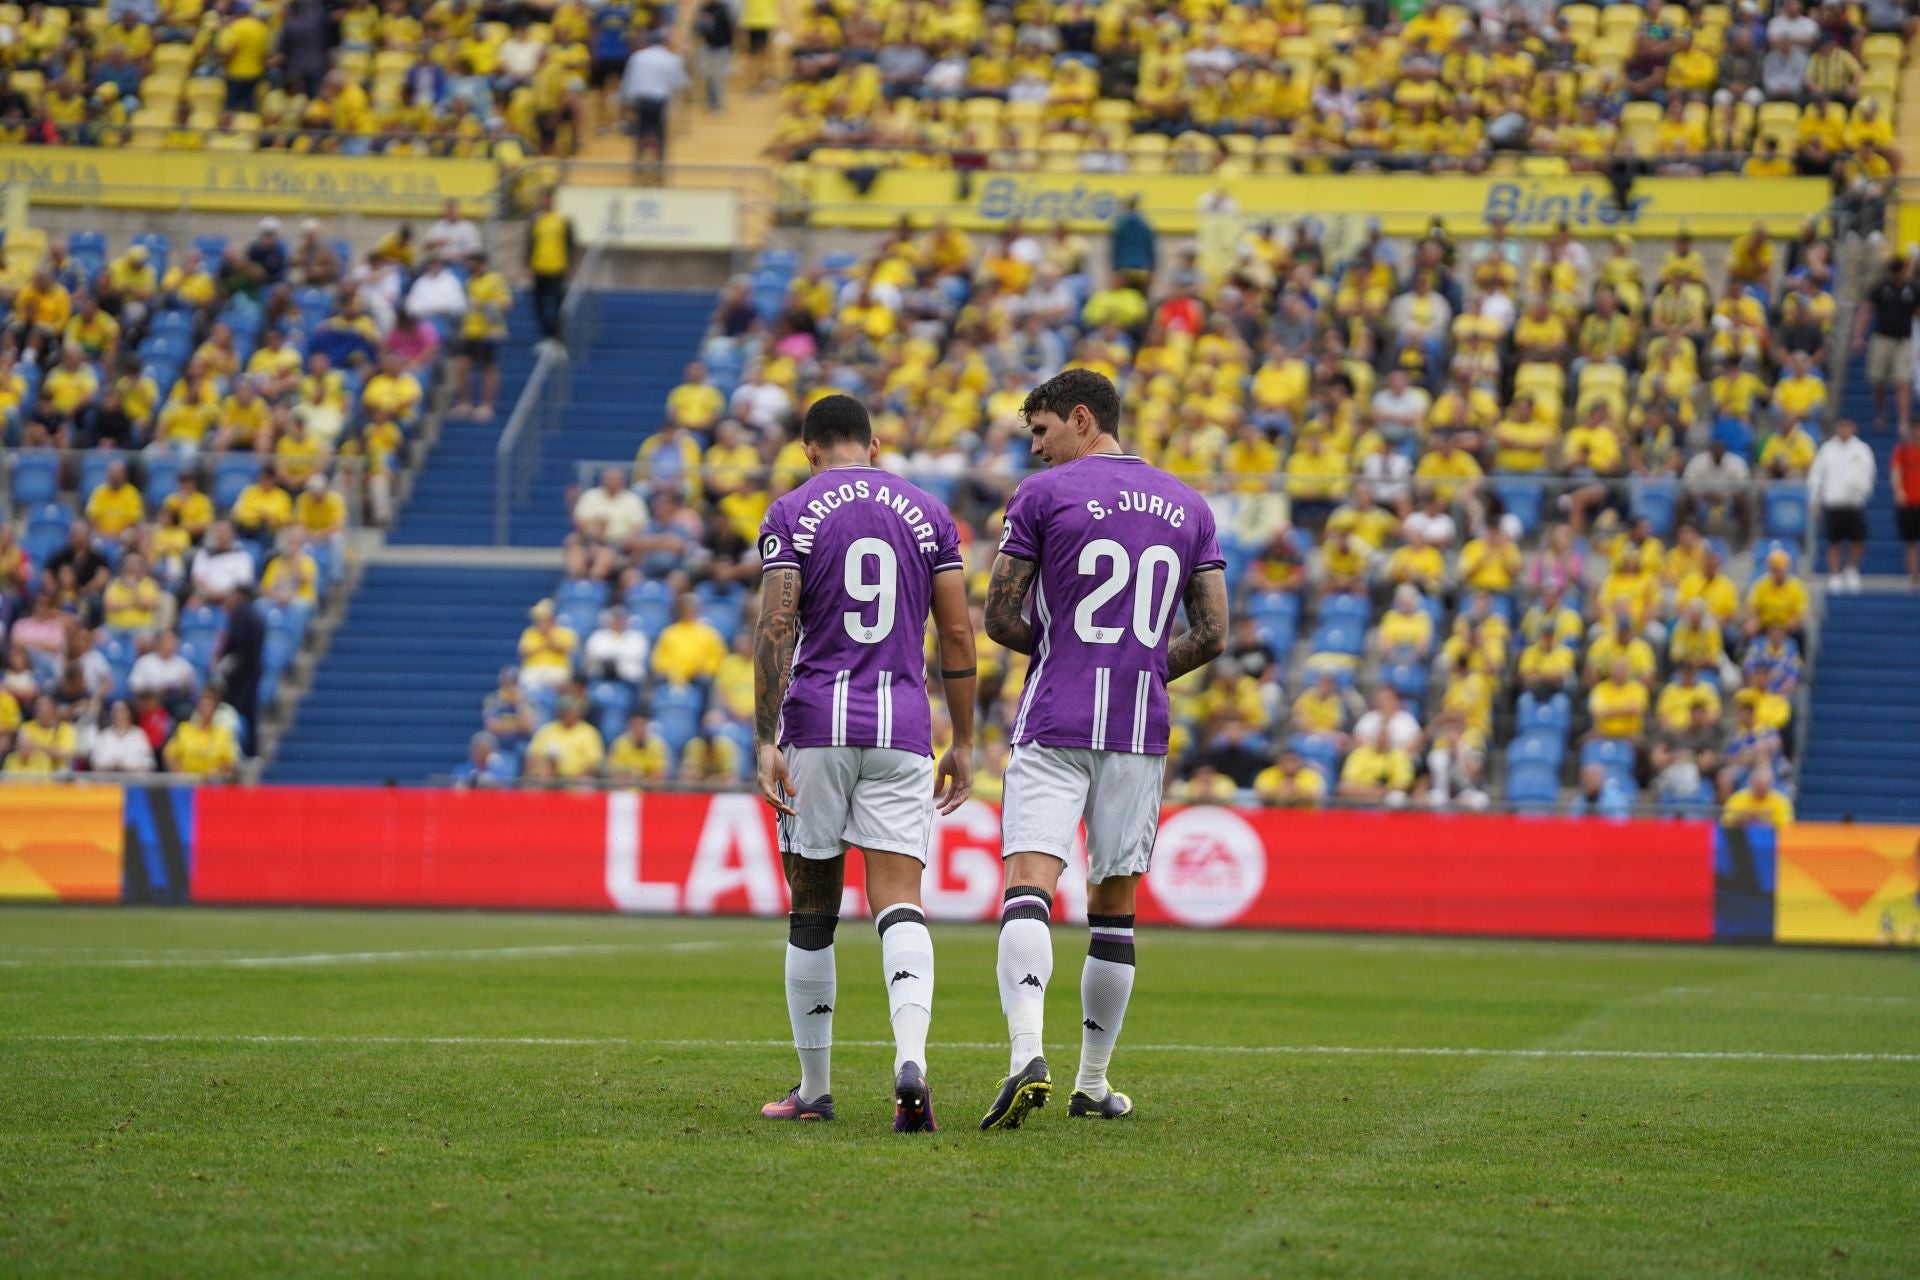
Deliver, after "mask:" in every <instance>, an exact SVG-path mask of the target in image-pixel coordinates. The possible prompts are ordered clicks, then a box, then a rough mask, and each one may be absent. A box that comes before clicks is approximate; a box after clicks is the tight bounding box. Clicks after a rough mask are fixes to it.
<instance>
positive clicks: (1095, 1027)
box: [1080, 1018, 1106, 1031]
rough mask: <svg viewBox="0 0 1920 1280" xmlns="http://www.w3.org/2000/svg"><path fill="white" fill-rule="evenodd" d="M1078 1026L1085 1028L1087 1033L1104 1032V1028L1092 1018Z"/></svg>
mask: <svg viewBox="0 0 1920 1280" xmlns="http://www.w3.org/2000/svg"><path fill="white" fill-rule="evenodd" d="M1080 1025H1081V1026H1083V1027H1085V1028H1086V1029H1087V1030H1089V1031H1105V1030H1106V1028H1105V1027H1103V1026H1101V1025H1100V1024H1099V1023H1097V1022H1095V1021H1094V1020H1093V1019H1092V1018H1088V1019H1087V1020H1086V1021H1085V1022H1082V1023H1081V1024H1080Z"/></svg>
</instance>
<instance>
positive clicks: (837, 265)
mask: <svg viewBox="0 0 1920 1280" xmlns="http://www.w3.org/2000/svg"><path fill="white" fill-rule="evenodd" d="M859 265H860V255H859V254H857V253H849V252H847V251H846V250H844V249H841V250H836V251H835V252H833V253H823V254H821V255H820V269H821V270H822V271H825V272H826V273H827V274H828V275H833V276H839V275H845V274H846V273H847V272H849V271H851V270H853V269H854V268H855V267H857V266H859Z"/></svg>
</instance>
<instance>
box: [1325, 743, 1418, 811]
mask: <svg viewBox="0 0 1920 1280" xmlns="http://www.w3.org/2000/svg"><path fill="white" fill-rule="evenodd" d="M1411 790H1413V757H1412V756H1410V755H1408V754H1407V753H1406V752H1405V751H1402V750H1400V749H1399V748H1398V747H1393V746H1390V745H1388V742H1387V730H1386V726H1385V725H1384V724H1382V725H1381V726H1380V727H1379V728H1377V729H1375V730H1374V732H1373V736H1372V738H1370V739H1369V740H1368V741H1366V742H1362V743H1360V744H1359V745H1358V746H1356V747H1354V749H1353V750H1352V751H1349V752H1348V753H1347V758H1346V760H1345V762H1344V763H1342V764H1341V766H1340V786H1339V788H1338V791H1339V794H1340V795H1342V796H1344V797H1346V798H1347V799H1350V800H1369V801H1373V802H1375V803H1384V804H1387V805H1391V806H1396V807H1397V806H1399V805H1402V804H1405V803H1406V800H1407V793H1408V792H1409V791H1411Z"/></svg>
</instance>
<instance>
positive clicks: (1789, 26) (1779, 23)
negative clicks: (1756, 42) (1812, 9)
mask: <svg viewBox="0 0 1920 1280" xmlns="http://www.w3.org/2000/svg"><path fill="white" fill-rule="evenodd" d="M1819 38H1820V24H1819V23H1818V22H1816V21H1814V20H1813V19H1812V18H1810V17H1808V16H1807V11H1806V7H1805V6H1804V5H1802V4H1801V3H1800V0H1786V3H1785V4H1783V5H1781V6H1780V12H1779V13H1778V14H1777V15H1775V16H1774V19H1773V21H1772V22H1769V23H1768V24H1767V39H1768V40H1769V41H1772V40H1780V41H1784V42H1785V43H1787V44H1789V45H1796V46H1798V47H1799V48H1802V49H1811V48H1812V47H1813V42H1814V41H1815V40H1817V39H1819Z"/></svg>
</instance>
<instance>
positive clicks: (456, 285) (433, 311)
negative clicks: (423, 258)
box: [407, 258, 467, 322]
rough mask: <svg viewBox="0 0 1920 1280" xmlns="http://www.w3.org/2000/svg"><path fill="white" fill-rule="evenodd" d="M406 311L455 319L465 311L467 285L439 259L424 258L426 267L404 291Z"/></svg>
mask: <svg viewBox="0 0 1920 1280" xmlns="http://www.w3.org/2000/svg"><path fill="white" fill-rule="evenodd" d="M407 312H408V314H409V315H414V316H418V317H420V318H421V319H422V320H433V321H447V322H452V321H455V320H458V319H459V318H460V317H461V316H464V315H466V314H467V287H466V286H465V285H463V284H461V283H460V277H459V276H457V275H455V274H453V272H451V271H449V270H447V264H446V263H445V262H442V261H441V260H440V259H439V258H429V259H427V269H426V270H425V271H422V272H421V273H420V278H419V279H418V280H415V281H414V282H413V288H411V289H409V290H407Z"/></svg>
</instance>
